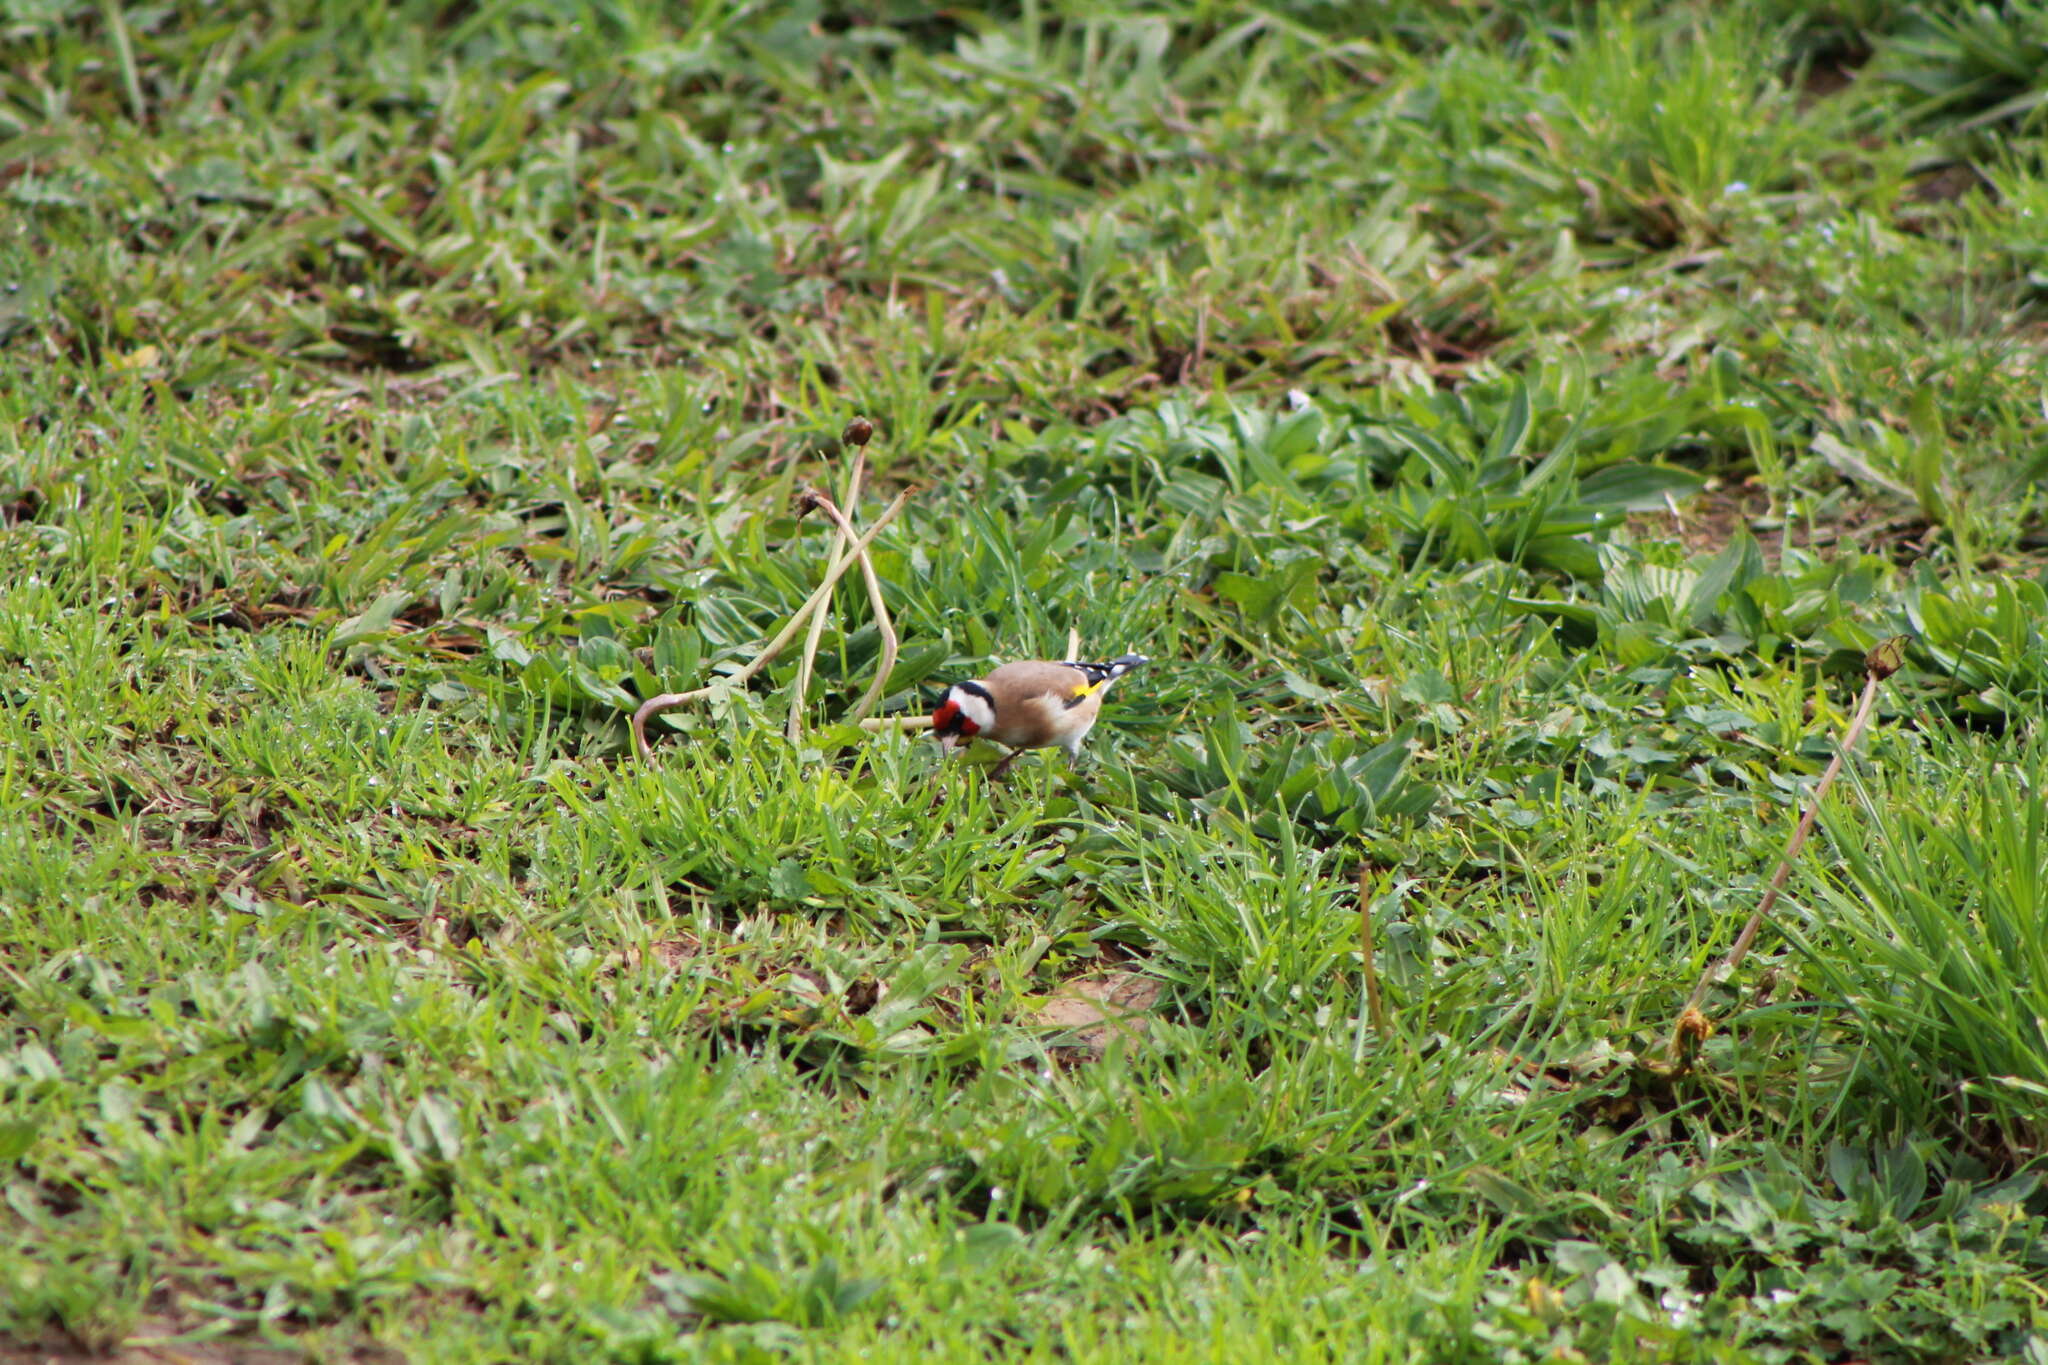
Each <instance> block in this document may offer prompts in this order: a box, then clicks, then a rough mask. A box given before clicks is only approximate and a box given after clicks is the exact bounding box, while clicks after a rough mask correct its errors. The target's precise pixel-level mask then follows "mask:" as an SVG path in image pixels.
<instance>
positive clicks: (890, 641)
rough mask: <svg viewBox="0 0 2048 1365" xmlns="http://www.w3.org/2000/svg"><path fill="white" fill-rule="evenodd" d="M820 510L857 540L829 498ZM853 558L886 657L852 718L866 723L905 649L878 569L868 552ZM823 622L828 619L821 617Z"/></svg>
mask: <svg viewBox="0 0 2048 1365" xmlns="http://www.w3.org/2000/svg"><path fill="white" fill-rule="evenodd" d="M817 504H818V510H819V511H821V512H823V513H824V514H825V515H826V516H828V517H830V518H832V520H833V521H834V522H836V523H837V524H838V526H839V530H840V534H841V535H843V536H844V537H845V538H846V539H848V540H851V539H852V538H853V526H852V524H851V523H849V522H848V521H847V520H846V517H845V515H844V514H843V513H841V512H840V510H839V509H838V508H837V507H834V506H833V505H832V501H831V499H829V498H824V497H820V498H818V499H817ZM853 557H854V559H855V560H856V561H858V562H859V564H860V576H861V578H862V579H863V580H865V581H866V583H867V585H868V605H869V606H870V607H871V608H873V609H874V613H875V625H876V627H877V628H879V629H880V630H881V632H882V658H881V661H880V663H879V664H878V665H877V666H876V668H875V680H874V681H873V682H871V683H869V684H868V690H867V692H866V693H865V694H864V695H863V696H862V697H861V699H860V704H859V705H857V706H855V707H854V708H853V710H852V712H851V713H850V715H849V718H850V719H852V720H855V721H861V720H865V719H866V718H867V714H868V712H870V711H872V710H874V709H875V703H876V702H878V701H880V700H881V699H882V689H883V688H885V687H887V686H888V685H889V675H890V674H891V673H894V672H895V671H896V655H897V653H898V651H899V650H900V649H901V648H902V645H901V642H900V641H898V640H897V638H896V625H895V623H894V622H892V621H891V620H890V619H889V604H888V603H887V602H885V601H883V600H882V580H881V579H880V578H878V577H877V576H876V575H875V566H874V564H873V562H872V561H870V560H869V559H868V556H867V551H865V550H855V551H854V554H853ZM818 619H819V620H821V621H822V620H824V619H825V618H824V617H823V615H820V616H819V618H818Z"/></svg>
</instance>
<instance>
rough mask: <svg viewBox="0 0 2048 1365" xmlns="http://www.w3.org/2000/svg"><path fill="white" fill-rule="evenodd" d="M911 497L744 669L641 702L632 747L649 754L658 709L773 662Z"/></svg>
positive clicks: (742, 679) (902, 497) (895, 505)
mask: <svg viewBox="0 0 2048 1365" xmlns="http://www.w3.org/2000/svg"><path fill="white" fill-rule="evenodd" d="M909 500H910V490H908V489H905V490H904V491H903V492H901V493H898V494H897V495H896V498H895V501H893V502H891V503H890V504H889V505H888V506H887V507H886V508H884V509H883V510H882V515H881V516H879V517H877V518H875V523H874V525H872V526H870V527H868V529H867V530H865V531H863V532H861V535H860V539H858V540H856V541H854V542H853V553H852V554H851V555H849V556H848V557H847V558H846V559H844V560H842V561H840V562H839V567H838V569H837V571H830V570H828V571H827V573H826V575H825V581H824V582H822V583H820V584H819V585H818V587H817V590H816V591H814V592H813V593H812V594H811V595H810V596H809V597H808V598H806V599H805V600H804V604H803V605H802V606H800V607H798V608H797V609H796V614H795V615H794V616H791V617H790V618H789V620H788V621H787V622H786V623H784V625H783V627H782V630H781V631H780V632H779V633H778V634H777V635H776V637H775V638H774V639H772V640H770V641H769V642H768V643H767V644H766V645H765V646H763V647H762V649H761V652H760V653H759V654H756V655H755V656H754V657H753V659H752V660H751V661H750V662H749V663H748V664H747V666H746V667H745V668H742V669H741V670H740V671H739V672H737V673H734V674H732V675H731V676H730V677H726V678H721V679H720V680H719V681H717V682H715V683H712V684H711V685H710V686H708V687H699V688H697V689H695V690H694V691H690V692H663V693H661V694H660V695H659V696H653V697H649V698H648V699H647V700H646V701H643V702H641V703H640V707H639V709H638V710H636V711H635V712H633V748H634V749H635V751H637V752H638V753H639V755H640V756H641V757H642V758H646V757H648V748H647V720H648V717H650V716H652V715H654V714H655V713H656V712H659V711H666V710H669V709H670V708H671V707H676V706H684V705H687V704H688V703H690V702H693V701H702V700H703V699H704V698H706V697H708V696H710V695H711V694H712V693H714V692H716V691H718V690H719V689H720V688H723V687H743V686H745V685H746V683H747V681H748V680H749V679H751V678H752V677H753V676H754V675H755V674H756V673H759V672H760V671H761V670H762V669H764V668H766V667H767V666H768V665H769V664H770V663H772V662H774V660H775V657H776V655H778V654H780V653H782V651H783V648H784V647H785V646H787V645H788V644H789V642H790V641H791V640H793V639H795V638H796V633H797V632H798V631H799V630H802V629H803V628H804V626H805V624H806V623H807V622H809V620H810V619H811V613H813V612H815V611H817V610H818V608H820V607H822V606H823V605H824V604H825V603H826V602H828V601H830V600H831V597H832V590H833V588H835V587H837V586H838V585H839V580H840V578H841V577H842V576H843V575H844V574H845V572H846V570H847V569H848V568H849V567H851V564H852V562H853V560H855V559H858V558H860V557H861V552H862V551H864V550H866V549H867V547H868V546H869V545H870V544H871V543H873V541H874V539H875V537H876V536H878V535H880V534H881V533H882V528H883V527H885V526H887V525H888V524H889V523H890V522H892V521H894V520H895V519H896V514H897V513H898V512H901V511H902V510H903V504H904V503H906V502H908V501H909Z"/></svg>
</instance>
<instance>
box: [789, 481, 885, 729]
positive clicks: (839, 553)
mask: <svg viewBox="0 0 2048 1365" xmlns="http://www.w3.org/2000/svg"><path fill="white" fill-rule="evenodd" d="M867 460H868V453H867V451H865V450H856V451H854V455H853V473H852V475H851V476H849V477H848V478H847V480H846V497H845V499H844V501H845V503H846V505H847V506H848V507H855V506H858V505H859V503H860V481H861V476H862V475H863V474H864V473H866V472H867ZM829 505H830V504H828V503H827V502H826V500H825V499H824V497H822V496H821V495H819V494H815V493H814V494H812V495H811V496H810V500H809V504H808V506H810V507H816V506H829ZM806 510H808V507H807V508H806ZM833 512H834V513H835V515H834V516H833V518H832V520H833V521H834V522H835V523H836V526H837V531H836V533H835V534H834V535H833V537H832V553H831V555H830V557H829V558H827V560H826V562H825V576H826V577H827V578H836V577H838V576H839V575H840V574H842V573H844V572H845V567H844V566H845V563H846V547H847V546H849V545H851V544H852V543H853V539H854V535H853V528H852V527H851V526H848V525H847V524H846V518H845V517H843V516H839V515H836V513H837V512H838V509H837V508H833ZM799 515H801V513H799ZM861 565H862V567H863V568H865V567H866V565H867V559H866V557H865V556H863V557H862V559H861ZM824 638H825V613H824V612H822V611H821V612H818V613H816V614H815V615H813V616H812V617H811V628H810V629H809V630H808V631H806V632H805V633H804V652H803V654H802V656H801V657H799V658H798V660H797V665H796V687H795V689H794V690H793V691H792V692H791V693H790V704H789V730H788V732H787V733H788V735H789V742H790V743H791V744H794V743H796V742H797V741H798V740H799V739H802V738H803V733H804V700H805V699H806V698H807V697H809V696H810V695H811V673H812V671H813V670H814V669H816V667H817V663H818V646H819V644H820V643H821V642H822V641H823V640H824Z"/></svg>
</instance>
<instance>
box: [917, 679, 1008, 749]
mask: <svg viewBox="0 0 2048 1365" xmlns="http://www.w3.org/2000/svg"><path fill="white" fill-rule="evenodd" d="M995 723H996V701H995V698H994V697H992V696H990V695H989V692H988V689H987V688H986V687H983V686H982V685H981V684H980V683H978V682H956V683H954V684H953V685H952V686H951V687H949V688H947V689H946V695H945V698H944V699H943V700H942V701H940V702H939V705H938V709H937V710H935V711H933V712H932V734H934V735H935V736H937V737H938V741H939V748H940V750H941V751H942V752H945V753H949V754H950V753H951V752H953V747H954V746H955V745H958V744H965V743H967V742H968V741H969V740H971V739H973V738H974V737H975V736H976V735H978V734H980V733H981V732H982V731H984V730H988V729H993V728H994V726H995Z"/></svg>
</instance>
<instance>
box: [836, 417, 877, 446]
mask: <svg viewBox="0 0 2048 1365" xmlns="http://www.w3.org/2000/svg"><path fill="white" fill-rule="evenodd" d="M874 434H875V424H874V423H873V422H870V421H869V420H868V419H867V418H865V417H856V418H854V419H853V420H852V421H851V422H848V423H847V424H846V430H844V431H842V432H840V433H839V439H840V440H842V441H844V442H846V443H847V444H848V445H850V446H864V445H866V444H867V443H868V441H869V440H870V439H871V438H872V437H873V436H874Z"/></svg>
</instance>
